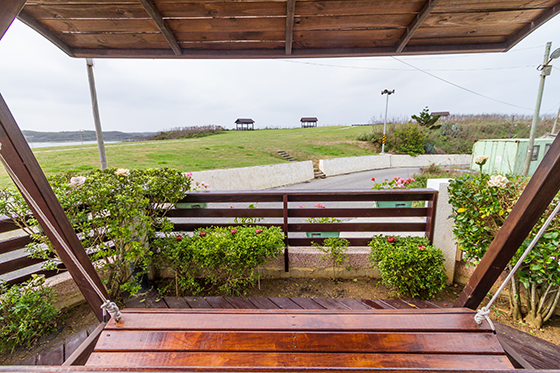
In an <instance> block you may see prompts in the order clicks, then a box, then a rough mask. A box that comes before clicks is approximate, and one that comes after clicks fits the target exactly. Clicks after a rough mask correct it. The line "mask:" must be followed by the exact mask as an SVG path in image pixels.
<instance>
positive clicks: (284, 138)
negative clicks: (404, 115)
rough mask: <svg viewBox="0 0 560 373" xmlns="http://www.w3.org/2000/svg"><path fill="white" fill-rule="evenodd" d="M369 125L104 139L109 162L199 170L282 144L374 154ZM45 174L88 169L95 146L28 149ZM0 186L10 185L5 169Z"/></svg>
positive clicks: (327, 152)
mask: <svg viewBox="0 0 560 373" xmlns="http://www.w3.org/2000/svg"><path fill="white" fill-rule="evenodd" d="M369 130H370V127H351V126H336V127H315V128H296V129H266V130H256V131H226V132H223V133H221V134H218V135H213V136H208V137H203V138H196V139H182V140H163V141H144V142H126V143H115V144H106V145H105V148H106V152H107V158H108V164H109V167H121V168H139V169H145V168H153V167H172V168H177V169H179V170H181V171H185V172H190V171H200V170H212V169H222V168H237V167H250V166H260V165H269V164H276V163H284V162H286V161H285V160H284V159H283V158H282V157H281V156H280V155H279V154H278V153H277V151H278V150H284V151H285V152H287V153H288V154H289V155H291V156H292V157H293V158H295V159H296V160H297V161H306V160H312V161H313V162H314V163H315V164H316V163H317V161H318V160H319V159H325V158H335V157H354V156H364V155H373V154H376V153H375V152H374V149H373V146H372V145H371V144H370V143H368V142H362V141H357V140H356V136H357V135H359V134H360V133H362V132H366V131H369ZM33 152H34V154H35V156H36V157H37V160H38V161H39V164H40V165H41V167H42V168H43V171H44V172H45V173H46V174H47V175H51V174H54V173H59V172H65V171H87V170H91V169H94V168H96V167H99V155H98V152H97V146H95V145H93V146H92V145H82V146H72V147H60V148H59V147H51V148H39V149H34V150H33ZM0 171H1V172H0V186H2V187H4V186H8V185H11V181H10V180H9V178H8V176H7V174H6V172H5V171H4V169H1V170H0Z"/></svg>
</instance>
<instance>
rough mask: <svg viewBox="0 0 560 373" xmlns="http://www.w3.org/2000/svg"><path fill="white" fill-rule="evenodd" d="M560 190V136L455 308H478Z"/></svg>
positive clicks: (477, 268) (491, 245)
mask: <svg viewBox="0 0 560 373" xmlns="http://www.w3.org/2000/svg"><path fill="white" fill-rule="evenodd" d="M558 190H560V137H557V138H556V140H554V142H553V143H552V145H551V146H550V149H549V150H548V152H547V153H546V155H545V157H544V159H543V160H542V162H541V163H540V165H539V167H538V168H537V170H536V171H535V173H534V174H533V176H532V177H531V180H530V181H529V184H527V187H525V190H524V191H523V193H522V194H521V197H519V200H518V201H517V203H516V204H515V206H514V207H513V210H511V213H510V214H509V216H508V217H507V219H506V221H505V222H504V224H503V225H502V227H501V228H500V230H499V231H498V234H497V235H496V237H495V238H494V240H493V241H492V243H491V244H490V247H489V248H488V251H487V252H486V254H485V255H484V257H483V258H482V260H481V261H480V263H479V264H478V266H477V267H476V270H475V271H474V273H473V274H472V276H471V277H470V279H469V282H468V283H467V285H466V286H465V287H464V289H463V291H462V292H461V294H460V295H459V298H458V299H457V301H456V302H455V305H454V307H468V308H472V309H476V308H477V307H478V306H479V305H480V302H482V300H483V299H484V297H485V296H486V294H488V291H490V288H491V287H492V285H494V283H495V282H496V280H497V279H498V277H499V276H500V274H502V272H503V271H504V269H505V268H506V266H507V264H508V263H509V261H510V260H511V259H512V258H513V256H514V255H515V253H516V252H517V250H518V249H519V247H520V246H521V244H522V243H523V241H525V239H526V238H527V236H528V235H529V233H530V232H531V230H532V229H533V226H534V225H535V224H536V223H537V222H538V221H539V219H540V218H541V216H542V215H543V214H544V212H545V211H546V209H547V208H548V206H549V205H550V203H551V202H552V200H553V199H554V197H555V196H556V194H557V193H558Z"/></svg>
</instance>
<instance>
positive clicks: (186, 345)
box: [0, 0, 560, 372]
mask: <svg viewBox="0 0 560 373" xmlns="http://www.w3.org/2000/svg"><path fill="white" fill-rule="evenodd" d="M559 12H560V0H542V1H532V0H524V1H521V0H494V1H480V0H463V1H454V0H410V1H395V0H356V1H335V0H252V1H232V0H208V1H202V0H200V1H194V0H191V1H182V0H177V1H171V0H92V1H86V0H73V1H69V0H68V1H66V0H64V1H62V0H27V1H26V0H2V1H1V2H0V38H1V37H2V36H3V35H4V34H5V32H6V31H7V30H8V28H9V26H10V24H11V23H12V22H13V21H14V19H15V18H16V17H17V18H18V19H20V20H21V21H22V22H24V23H25V24H27V25H28V26H30V27H31V28H33V29H34V30H36V31H37V32H39V33H40V34H41V35H43V36H44V37H46V38H47V39H49V40H50V41H51V42H53V43H54V44H55V45H57V46H58V47H59V48H60V49H61V50H63V51H64V52H65V53H66V54H68V55H69V56H71V57H77V58H174V59H180V58H222V59H223V58H302V57H305V58H311V57H359V56H398V55H420V54H441V53H481V52H506V51H508V50H509V49H511V48H512V47H513V46H514V45H516V44H517V43H518V42H519V41H520V40H522V39H523V38H524V37H525V36H527V35H528V34H530V33H531V32H532V31H533V30H534V29H535V28H537V27H539V26H540V25H542V24H543V23H545V22H546V21H547V20H549V19H550V18H552V17H554V16H555V15H557V14H558V13H559ZM24 47H25V46H22V48H24ZM245 120H246V119H241V118H240V119H238V121H240V123H237V122H238V121H236V124H238V125H239V124H240V125H241V126H242V127H243V125H247V128H248V126H249V124H250V125H251V126H252V125H253V123H254V122H253V121H252V120H250V122H241V121H245ZM0 144H1V146H0V156H1V157H0V158H1V160H2V163H3V164H4V166H5V168H6V170H7V171H8V173H9V174H10V176H11V177H12V179H13V180H14V182H15V184H16V186H17V187H18V188H19V189H20V191H21V192H22V194H23V196H24V198H25V199H26V201H27V202H28V204H29V206H30V208H31V210H32V211H33V214H34V215H35V216H36V218H37V219H38V221H39V223H40V224H41V226H42V228H43V230H44V231H45V233H46V234H47V236H48V237H49V239H50V240H51V242H52V243H53V246H54V247H55V249H56V250H57V252H58V253H59V256H60V258H61V260H62V261H63V262H64V264H65V266H66V268H68V270H69V272H70V273H71V274H72V277H73V278H74V279H75V281H76V283H77V284H78V286H79V287H80V289H81V291H82V293H83V294H84V297H85V298H86V300H87V301H88V303H89V304H90V306H91V308H92V310H94V312H95V313H96V315H97V317H98V318H99V319H100V321H101V320H102V313H101V308H100V306H102V305H103V306H104V307H105V308H108V307H109V304H108V299H107V298H108V295H107V292H106V290H105V288H104V286H103V283H102V281H101V280H100V278H99V276H98V275H97V273H96V271H95V269H94V268H93V265H92V264H91V262H90V260H89V258H88V257H87V255H86V253H85V251H84V249H83V247H82V246H81V244H80V241H79V239H78V237H77V235H76V233H75V232H74V230H73V229H72V226H71V224H70V222H69V221H68V218H67V217H66V215H65V214H64V211H63V209H62V207H61V206H60V204H59V202H58V200H57V199H56V197H55V195H54V193H53V192H52V190H51V188H50V186H49V184H48V182H47V179H46V178H45V175H44V174H43V172H42V170H41V168H40V166H39V164H38V162H37V160H36V159H35V157H34V155H33V153H32V152H31V150H30V149H29V147H28V145H27V143H26V142H25V139H24V137H23V135H22V133H21V131H20V129H19V127H18V125H17V123H16V121H15V119H14V118H13V116H12V115H11V113H10V110H9V108H8V105H7V104H6V103H5V102H4V100H3V99H2V98H1V97H0ZM559 189H560V140H559V139H556V141H555V142H554V143H553V144H552V146H551V147H550V150H549V151H548V153H547V155H546V156H545V158H544V159H543V161H542V162H541V164H540V166H539V168H538V169H537V171H536V172H535V174H534V175H533V177H532V179H531V181H530V183H529V184H528V186H527V187H526V189H525V192H524V193H523V195H522V196H521V197H520V199H519V201H518V203H517V204H516V205H515V207H514V209H513V210H512V212H511V213H510V215H509V217H508V219H507V220H506V222H505V223H504V225H503V227H502V229H501V230H500V232H499V233H498V235H497V236H496V239H495V240H494V242H493V243H492V245H491V246H490V248H489V249H488V252H487V254H486V256H485V257H484V258H483V259H482V261H481V262H480V264H479V265H478V267H477V269H476V271H475V272H474V274H473V275H472V276H471V278H470V281H469V283H468V284H467V285H466V287H465V288H464V290H463V292H462V293H461V295H460V296H459V298H458V300H457V301H456V303H455V304H454V307H453V308H449V309H439V310H430V309H428V310H423V309H411V310H391V311H388V310H378V309H368V310H361V311H352V312H350V311H344V310H340V309H336V310H325V311H321V312H319V311H314V310H305V309H303V310H299V311H294V310H290V309H274V310H272V309H271V310H257V311H250V310H219V311H215V310H214V311H213V310H207V309H187V310H181V311H179V310H160V311H158V310H155V309H150V310H136V311H134V310H132V311H131V310H127V311H126V312H123V316H122V318H120V317H115V318H113V319H111V320H110V321H109V322H108V323H102V324H101V325H100V331H99V333H98V334H97V337H99V335H100V334H101V335H102V337H101V339H100V340H99V342H98V343H97V345H96V343H95V342H96V340H95V339H94V338H88V340H86V342H88V343H89V344H88V345H87V346H84V347H83V348H82V351H84V353H85V352H88V351H89V352H91V351H92V350H93V349H94V348H95V352H94V354H93V355H92V357H91V358H90V359H89V360H88V363H87V365H88V367H87V369H85V368H82V370H84V371H85V370H87V371H107V370H111V371H112V370H119V369H120V370H127V369H128V370H132V369H152V370H153V371H158V370H159V371H163V370H165V369H172V368H169V367H171V366H178V365H180V367H176V368H174V369H175V371H178V370H181V371H206V372H210V371H212V372H218V371H228V372H232V371H234V372H249V371H251V372H263V371H266V372H287V371H290V372H334V371H341V372H364V371H367V372H372V371H384V372H386V371H403V369H404V370H406V371H411V372H412V371H414V372H418V371H434V370H437V371H449V370H452V371H458V370H495V369H500V370H512V369H513V366H512V365H511V364H510V363H509V361H508V360H507V359H506V358H505V357H504V356H505V354H504V350H503V349H502V347H501V346H500V345H499V343H498V342H497V340H496V336H495V335H493V333H492V330H491V328H490V327H489V324H488V323H487V322H486V321H483V323H482V325H477V324H476V323H475V322H474V320H473V319H472V316H473V315H474V311H473V310H474V309H476V308H477V307H478V305H479V304H480V303H481V301H482V300H483V299H484V297H485V296H486V294H487V293H488V291H489V290H490V288H491V287H492V285H493V283H494V282H495V281H496V279H497V278H498V277H499V276H500V274H501V273H502V272H503V270H504V268H505V267H506V265H507V263H508V262H509V260H510V259H511V258H512V257H513V256H514V255H515V253H516V251H517V249H518V248H519V246H520V245H521V244H522V242H523V241H524V239H525V238H526V236H527V235H528V233H529V232H530V231H531V229H532V227H533V225H534V224H535V223H536V222H537V221H538V220H539V218H540V217H541V215H542V213H543V212H544V211H545V210H546V208H547V206H548V205H549V204H550V202H551V201H552V200H553V198H554V197H555V195H556V194H557V192H558V191H559ZM332 197H333V200H336V199H335V198H336V196H335V195H333V196H332ZM300 198H301V196H300ZM300 200H301V199H300ZM284 203H286V204H287V203H288V202H287V200H285V201H284ZM286 217H287V215H286ZM113 311H114V310H113ZM113 314H114V312H113ZM426 328H428V329H426ZM103 329H105V330H103ZM156 329H157V330H156ZM426 330H429V331H427V332H426ZM467 335H469V336H470V337H472V338H469V339H468V341H467V340H466V339H464V338H463V337H464V336H467ZM477 341H478V342H477ZM450 349H453V351H455V354H454V355H450V353H449V351H450ZM117 350H118V351H121V352H124V353H122V354H116V353H115V351H117ZM389 354H390V355H389ZM100 361H104V363H103V364H102V363H100ZM165 366H167V367H168V368H162V367H165ZM46 369H47V370H48V371H80V370H79V369H72V367H62V368H61V367H51V368H46ZM12 370H15V369H12ZM27 370H28V369H26V368H22V369H20V371H27ZM29 370H31V369H29ZM47 370H43V371H47ZM37 371H38V370H37Z"/></svg>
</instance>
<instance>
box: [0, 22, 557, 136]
mask: <svg viewBox="0 0 560 373" xmlns="http://www.w3.org/2000/svg"><path fill="white" fill-rule="evenodd" d="M554 37H556V40H555V39H554ZM548 41H552V50H554V49H556V48H558V47H560V17H558V16H557V17H555V18H553V19H552V20H550V21H549V22H547V23H546V24H545V25H543V26H541V27H540V28H539V29H537V30H536V31H534V32H533V33H532V34H531V35H529V36H528V37H527V38H525V39H524V40H523V41H522V42H521V43H519V44H518V45H517V46H516V47H514V48H513V49H512V50H511V51H509V52H508V53H492V54H463V55H457V54H455V55H452V54H450V55H435V56H434V55H432V56H410V57H398V60H397V59H394V58H391V57H372V58H332V59H290V60H215V61H213V60H127V59H120V60H119V59H111V60H109V59H96V60H95V79H96V84H97V93H98V99H99V105H100V114H101V124H102V127H103V130H105V131H110V130H117V131H125V132H141V131H158V130H162V129H170V128H174V127H183V126H194V125H205V124H217V125H222V126H225V127H228V128H232V127H233V122H234V121H235V119H236V118H239V117H250V118H253V119H254V120H255V122H256V123H255V125H256V127H257V128H265V127H296V126H299V119H300V118H301V117H302V116H316V117H318V118H319V124H320V125H321V124H324V125H333V124H352V123H368V122H370V120H371V119H372V118H373V117H375V118H376V119H377V120H379V119H382V117H383V115H384V112H385V97H386V96H382V95H381V91H382V90H383V89H390V90H392V89H395V94H394V95H391V97H390V99H389V117H390V118H391V117H392V118H404V117H406V118H410V115H411V114H415V113H418V112H419V111H421V110H422V109H423V108H424V107H425V106H429V108H430V110H432V111H449V112H451V113H452V114H481V113H503V114H520V115H532V114H533V111H534V107H535V101H536V96H537V90H538V84H539V72H538V71H537V70H536V67H537V66H538V65H539V64H541V63H542V62H543V56H544V49H545V45H546V42H548ZM399 60H400V61H399ZM401 61H402V62H401ZM403 62H405V63H406V64H409V65H412V66H413V67H411V66H408V65H406V64H405V63H403ZM555 64H556V65H557V66H556V67H554V69H553V71H552V75H551V76H549V77H547V80H546V86H545V93H544V99H543V104H542V108H541V114H548V115H556V111H557V110H558V107H559V105H560V60H556V61H555ZM414 67H416V68H418V69H421V70H424V71H425V72H428V73H429V74H432V75H435V76H437V77H439V78H441V79H444V80H447V81H449V82H451V83H453V84H455V85H456V86H454V85H452V84H449V83H446V82H444V81H442V80H439V79H437V78H436V77H433V76H430V75H428V74H426V73H425V72H421V71H419V70H416V69H415V68H414ZM457 86H460V87H462V88H464V89H466V90H470V91H473V92H476V93H477V94H479V95H477V94H475V93H471V92H467V91H466V90H464V89H461V88H458V87H457ZM0 93H1V94H2V96H3V97H4V99H5V100H6V101H7V103H8V106H9V107H10V108H11V110H12V113H13V115H14V116H15V118H16V120H17V121H18V123H19V125H20V127H21V128H22V129H27V130H38V131H72V130H85V129H88V130H93V129H94V125H93V117H92V112H91V99H90V96H89V88H88V81H87V71H86V63H85V60H84V59H74V58H70V57H68V56H67V55H66V54H65V53H64V52H62V51H60V50H59V49H58V48H57V47H55V46H54V45H53V44H51V43H50V42H48V41H47V40H46V39H44V38H43V37H42V36H40V35H39V34H37V33H36V32H35V31H33V30H32V29H30V28H28V27H27V26H25V25H23V24H22V23H20V22H19V21H16V22H15V23H14V24H13V25H12V26H11V28H10V29H9V30H8V32H7V33H6V35H5V36H4V38H3V39H2V40H1V41H0ZM481 95H483V96H487V97H489V98H486V97H482V96H481ZM499 101H501V102H499Z"/></svg>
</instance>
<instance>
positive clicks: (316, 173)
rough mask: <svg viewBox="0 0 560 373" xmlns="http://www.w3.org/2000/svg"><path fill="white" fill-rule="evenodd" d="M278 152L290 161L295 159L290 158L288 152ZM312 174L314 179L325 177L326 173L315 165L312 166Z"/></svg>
mask: <svg viewBox="0 0 560 373" xmlns="http://www.w3.org/2000/svg"><path fill="white" fill-rule="evenodd" d="M278 154H280V155H281V156H282V157H283V158H284V159H285V160H287V161H290V162H295V161H296V160H295V159H294V158H292V157H291V156H290V155H289V154H288V153H286V152H285V151H283V150H278ZM313 174H314V176H315V179H326V178H327V175H325V174H324V173H323V171H321V170H319V169H318V168H317V167H314V168H313Z"/></svg>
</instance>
